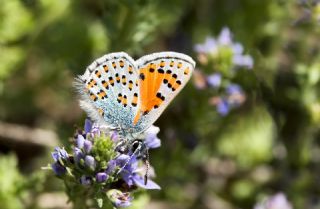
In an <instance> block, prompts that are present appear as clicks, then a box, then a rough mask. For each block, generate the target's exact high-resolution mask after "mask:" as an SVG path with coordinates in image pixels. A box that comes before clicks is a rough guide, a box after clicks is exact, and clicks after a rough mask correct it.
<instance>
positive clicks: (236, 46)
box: [232, 43, 243, 55]
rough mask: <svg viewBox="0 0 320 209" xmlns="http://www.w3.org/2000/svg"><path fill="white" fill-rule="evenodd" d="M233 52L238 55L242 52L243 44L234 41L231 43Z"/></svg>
mask: <svg viewBox="0 0 320 209" xmlns="http://www.w3.org/2000/svg"><path fill="white" fill-rule="evenodd" d="M232 51H233V54H235V55H238V54H242V53H243V46H242V44H240V43H235V44H233V45H232Z"/></svg>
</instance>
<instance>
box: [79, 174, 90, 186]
mask: <svg viewBox="0 0 320 209" xmlns="http://www.w3.org/2000/svg"><path fill="white" fill-rule="evenodd" d="M80 183H81V184H82V185H84V186H89V185H91V183H92V180H91V178H90V177H89V176H85V175H83V176H81V178H80Z"/></svg>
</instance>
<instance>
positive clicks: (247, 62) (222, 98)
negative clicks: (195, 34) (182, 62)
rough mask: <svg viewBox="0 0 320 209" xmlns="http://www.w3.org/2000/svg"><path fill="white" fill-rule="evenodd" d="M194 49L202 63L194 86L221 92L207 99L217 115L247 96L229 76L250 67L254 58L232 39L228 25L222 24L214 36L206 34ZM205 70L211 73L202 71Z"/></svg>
mask: <svg viewBox="0 0 320 209" xmlns="http://www.w3.org/2000/svg"><path fill="white" fill-rule="evenodd" d="M194 50H195V52H197V57H198V61H199V63H200V64H201V70H200V69H197V70H196V71H195V73H194V83H195V86H196V87H197V88H198V89H207V88H209V89H213V90H215V91H216V92H219V93H220V95H219V96H213V97H212V98H210V100H209V103H210V104H211V105H214V106H215V107H216V110H217V112H218V113H219V114H220V115H222V116H225V115H227V114H228V113H229V112H230V110H231V109H233V108H235V107H238V106H240V105H241V104H242V103H244V102H245V100H246V95H245V93H244V91H243V89H242V88H241V86H240V85H239V84H236V83H234V82H232V80H233V79H234V78H235V76H236V73H237V72H238V70H237V69H240V68H244V69H252V68H253V59H252V57H251V56H250V55H247V54H244V53H243V52H244V47H243V46H242V44H241V43H238V42H234V41H233V39H232V34H231V32H230V30H229V28H223V29H222V31H221V33H220V34H219V36H218V37H217V38H213V37H207V38H206V40H205V42H204V43H202V44H196V45H195V47H194ZM204 71H206V72H210V73H211V72H212V71H213V73H211V74H209V75H205V74H204Z"/></svg>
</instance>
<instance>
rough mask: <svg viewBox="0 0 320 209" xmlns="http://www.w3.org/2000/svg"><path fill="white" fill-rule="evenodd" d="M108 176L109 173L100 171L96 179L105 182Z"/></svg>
mask: <svg viewBox="0 0 320 209" xmlns="http://www.w3.org/2000/svg"><path fill="white" fill-rule="evenodd" d="M107 178H108V175H107V174H106V173H104V172H99V173H97V174H96V181H97V182H98V183H102V182H105V181H106V180H107Z"/></svg>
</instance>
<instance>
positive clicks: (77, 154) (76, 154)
mask: <svg viewBox="0 0 320 209" xmlns="http://www.w3.org/2000/svg"><path fill="white" fill-rule="evenodd" d="M73 156H74V160H75V162H76V163H79V162H80V160H81V159H83V158H84V154H83V153H82V151H81V150H80V149H79V148H77V147H76V148H75V149H74V153H73Z"/></svg>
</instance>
